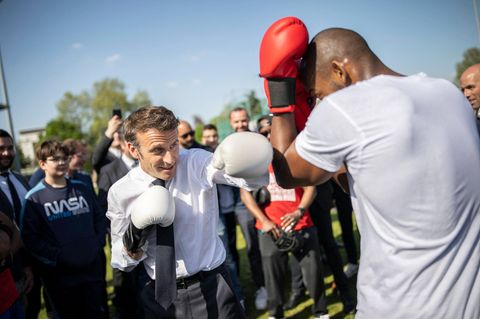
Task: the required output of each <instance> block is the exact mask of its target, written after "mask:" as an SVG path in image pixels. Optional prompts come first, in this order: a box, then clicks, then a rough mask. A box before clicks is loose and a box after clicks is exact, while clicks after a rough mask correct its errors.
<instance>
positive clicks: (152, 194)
mask: <svg viewBox="0 0 480 319" xmlns="http://www.w3.org/2000/svg"><path fill="white" fill-rule="evenodd" d="M130 218H131V220H132V223H133V225H134V226H135V227H136V228H138V229H144V228H146V227H147V226H150V225H154V224H160V226H163V227H166V226H170V225H171V224H172V223H173V220H174V218H175V202H174V200H173V197H172V195H171V194H170V192H169V191H168V190H167V189H166V188H165V187H162V186H159V185H153V186H151V187H150V188H148V189H147V190H146V191H145V192H143V193H142V194H141V195H140V196H139V197H137V199H136V200H135V202H134V204H133V207H132V212H131V215H130Z"/></svg>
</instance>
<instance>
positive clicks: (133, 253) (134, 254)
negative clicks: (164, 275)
mask: <svg viewBox="0 0 480 319" xmlns="http://www.w3.org/2000/svg"><path fill="white" fill-rule="evenodd" d="M125 251H126V252H127V255H128V256H129V257H130V258H132V259H135V260H140V258H142V256H143V250H141V249H138V250H136V251H129V250H126V249H125Z"/></svg>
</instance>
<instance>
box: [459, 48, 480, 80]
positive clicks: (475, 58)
mask: <svg viewBox="0 0 480 319" xmlns="http://www.w3.org/2000/svg"><path fill="white" fill-rule="evenodd" d="M477 63H480V48H470V49H468V50H466V51H465V52H464V53H463V60H462V61H460V62H459V63H457V65H456V68H457V76H456V77H455V83H456V84H458V83H460V76H461V75H462V73H463V71H465V70H466V69H467V68H468V67H470V66H472V65H474V64H477Z"/></svg>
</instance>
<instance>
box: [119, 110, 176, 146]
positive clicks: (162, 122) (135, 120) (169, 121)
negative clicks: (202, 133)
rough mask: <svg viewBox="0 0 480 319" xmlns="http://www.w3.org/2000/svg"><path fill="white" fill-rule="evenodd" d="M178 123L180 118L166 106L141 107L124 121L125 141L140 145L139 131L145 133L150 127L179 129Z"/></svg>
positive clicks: (162, 129) (169, 129) (167, 129)
mask: <svg viewBox="0 0 480 319" xmlns="http://www.w3.org/2000/svg"><path fill="white" fill-rule="evenodd" d="M178 123H179V121H178V118H176V117H175V115H174V114H173V112H172V111H170V110H169V109H167V108H166V107H165V106H145V107H141V108H139V109H138V110H136V111H135V112H133V113H132V114H130V116H129V117H128V118H127V119H126V120H125V122H124V123H123V130H124V132H125V141H127V142H128V143H131V144H133V145H134V146H136V147H138V143H137V133H139V132H140V133H143V132H146V131H148V130H149V129H155V130H158V131H160V132H168V131H171V130H175V129H177V127H178Z"/></svg>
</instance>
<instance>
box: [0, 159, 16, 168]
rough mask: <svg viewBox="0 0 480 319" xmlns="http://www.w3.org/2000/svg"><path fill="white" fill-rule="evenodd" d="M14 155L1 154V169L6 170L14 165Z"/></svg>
mask: <svg viewBox="0 0 480 319" xmlns="http://www.w3.org/2000/svg"><path fill="white" fill-rule="evenodd" d="M14 158H15V157H14V156H1V157H0V171H6V170H8V169H9V168H10V167H12V164H13V159H14Z"/></svg>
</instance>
